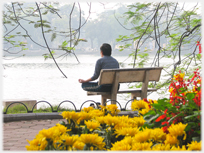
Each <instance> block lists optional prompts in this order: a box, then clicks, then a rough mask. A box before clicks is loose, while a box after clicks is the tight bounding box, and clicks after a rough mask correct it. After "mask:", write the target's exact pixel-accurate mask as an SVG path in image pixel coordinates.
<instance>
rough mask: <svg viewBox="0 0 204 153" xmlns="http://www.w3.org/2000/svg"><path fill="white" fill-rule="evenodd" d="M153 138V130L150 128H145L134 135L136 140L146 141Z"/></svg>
mask: <svg viewBox="0 0 204 153" xmlns="http://www.w3.org/2000/svg"><path fill="white" fill-rule="evenodd" d="M150 139H151V130H150V129H144V130H143V131H139V132H138V133H137V134H136V135H135V136H134V137H133V141H134V142H141V143H143V142H146V141H149V140H150Z"/></svg>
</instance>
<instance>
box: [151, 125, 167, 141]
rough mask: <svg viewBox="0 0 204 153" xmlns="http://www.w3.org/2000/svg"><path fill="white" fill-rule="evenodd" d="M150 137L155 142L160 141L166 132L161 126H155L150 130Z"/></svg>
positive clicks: (164, 137)
mask: <svg viewBox="0 0 204 153" xmlns="http://www.w3.org/2000/svg"><path fill="white" fill-rule="evenodd" d="M151 138H152V139H153V140H154V141H155V142H162V141H164V140H165V139H166V133H164V131H163V130H162V129H161V128H155V129H152V130H151Z"/></svg>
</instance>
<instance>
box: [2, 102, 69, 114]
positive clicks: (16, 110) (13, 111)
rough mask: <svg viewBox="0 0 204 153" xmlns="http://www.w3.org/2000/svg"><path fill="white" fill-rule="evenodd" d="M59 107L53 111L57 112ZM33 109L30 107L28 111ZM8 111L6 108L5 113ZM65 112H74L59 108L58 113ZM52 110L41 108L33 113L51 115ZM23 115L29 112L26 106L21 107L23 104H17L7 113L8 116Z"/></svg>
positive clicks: (55, 107) (54, 107)
mask: <svg viewBox="0 0 204 153" xmlns="http://www.w3.org/2000/svg"><path fill="white" fill-rule="evenodd" d="M57 107H58V105H55V106H52V108H53V111H57ZM31 110H32V108H29V107H28V111H31ZM5 111H6V108H4V110H3V112H5ZM63 111H73V109H70V108H63V107H59V108H58V111H57V112H63ZM51 112H52V109H51V107H44V106H43V107H40V108H39V109H33V113H51ZM21 113H27V110H26V108H25V106H23V105H21V104H16V105H14V106H12V107H9V108H8V109H7V113H6V114H21Z"/></svg>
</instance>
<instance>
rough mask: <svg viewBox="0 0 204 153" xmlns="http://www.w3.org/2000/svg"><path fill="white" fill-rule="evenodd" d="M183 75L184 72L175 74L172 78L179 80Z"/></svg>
mask: <svg viewBox="0 0 204 153" xmlns="http://www.w3.org/2000/svg"><path fill="white" fill-rule="evenodd" d="M184 76H185V73H179V74H176V75H174V78H173V80H177V81H181V80H183V78H184Z"/></svg>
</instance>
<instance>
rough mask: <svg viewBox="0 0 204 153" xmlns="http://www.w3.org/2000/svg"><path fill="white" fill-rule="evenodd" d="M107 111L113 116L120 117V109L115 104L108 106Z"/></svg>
mask: <svg viewBox="0 0 204 153" xmlns="http://www.w3.org/2000/svg"><path fill="white" fill-rule="evenodd" d="M106 109H107V111H110V113H111V115H113V116H115V115H118V113H119V112H120V110H119V109H118V106H117V105H115V104H111V105H107V106H106Z"/></svg>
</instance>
